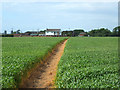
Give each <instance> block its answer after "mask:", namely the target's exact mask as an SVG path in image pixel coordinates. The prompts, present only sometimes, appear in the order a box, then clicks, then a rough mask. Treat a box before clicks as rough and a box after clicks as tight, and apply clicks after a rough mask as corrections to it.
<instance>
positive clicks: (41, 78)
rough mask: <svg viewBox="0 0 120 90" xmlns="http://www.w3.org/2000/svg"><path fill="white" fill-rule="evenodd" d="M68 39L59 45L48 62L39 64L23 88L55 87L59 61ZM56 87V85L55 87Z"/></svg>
mask: <svg viewBox="0 0 120 90" xmlns="http://www.w3.org/2000/svg"><path fill="white" fill-rule="evenodd" d="M66 42H67V40H65V41H64V42H63V43H61V44H60V45H58V48H56V49H55V50H54V53H53V54H52V55H51V56H50V57H49V59H48V60H47V62H45V63H44V64H42V66H39V67H38V68H37V69H36V70H35V71H34V72H33V73H32V74H31V76H30V77H29V78H28V79H27V80H26V81H25V82H24V86H23V88H53V87H54V79H55V76H56V71H57V65H58V62H59V60H60V58H61V56H62V54H63V52H64V48H65V44H66ZM54 88H55V87H54Z"/></svg>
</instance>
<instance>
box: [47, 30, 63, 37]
mask: <svg viewBox="0 0 120 90" xmlns="http://www.w3.org/2000/svg"><path fill="white" fill-rule="evenodd" d="M60 34H61V29H47V30H46V31H45V35H46V36H47V35H50V36H53V35H60Z"/></svg>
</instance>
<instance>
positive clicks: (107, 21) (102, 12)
mask: <svg viewBox="0 0 120 90" xmlns="http://www.w3.org/2000/svg"><path fill="white" fill-rule="evenodd" d="M117 25H118V3H117V2H3V3H2V30H3V31H4V30H7V31H9V32H10V31H11V28H13V30H14V31H15V30H18V29H20V30H21V31H22V32H25V31H27V30H37V29H39V30H45V29H46V28H50V29H56V28H57V29H59V28H60V29H62V30H69V29H70V30H73V29H84V30H85V31H90V30H91V29H96V28H103V27H104V28H108V29H110V30H112V29H113V28H114V27H116V26H117Z"/></svg>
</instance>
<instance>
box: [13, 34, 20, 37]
mask: <svg viewBox="0 0 120 90" xmlns="http://www.w3.org/2000/svg"><path fill="white" fill-rule="evenodd" d="M13 36H14V37H21V35H20V34H13Z"/></svg>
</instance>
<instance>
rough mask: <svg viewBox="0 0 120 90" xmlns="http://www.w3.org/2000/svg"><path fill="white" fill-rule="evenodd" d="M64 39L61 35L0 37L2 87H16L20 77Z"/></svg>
mask: <svg viewBox="0 0 120 90" xmlns="http://www.w3.org/2000/svg"><path fill="white" fill-rule="evenodd" d="M64 39H65V38H63V37H61V38H59V37H53V38H52V37H51V38H47V37H42V38H38V37H21V38H15V37H14V38H2V68H3V69H2V87H3V88H13V87H18V84H19V83H20V82H21V77H24V76H25V75H26V74H27V73H26V72H27V71H28V70H29V69H31V68H32V67H34V66H35V64H36V63H39V62H40V61H41V60H43V58H44V57H45V55H47V54H48V52H50V51H51V50H52V48H53V47H54V46H56V44H58V43H60V42H61V41H62V40H64ZM0 82H1V81H0Z"/></svg>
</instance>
